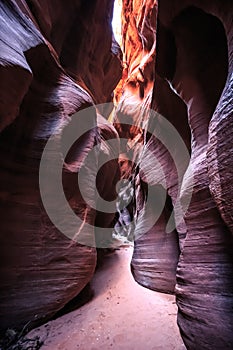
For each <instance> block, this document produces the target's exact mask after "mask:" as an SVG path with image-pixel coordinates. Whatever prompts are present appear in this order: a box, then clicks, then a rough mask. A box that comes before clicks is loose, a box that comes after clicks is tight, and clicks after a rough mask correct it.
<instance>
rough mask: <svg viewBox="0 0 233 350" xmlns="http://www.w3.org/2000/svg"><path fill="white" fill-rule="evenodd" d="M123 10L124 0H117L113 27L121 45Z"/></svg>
mask: <svg viewBox="0 0 233 350" xmlns="http://www.w3.org/2000/svg"><path fill="white" fill-rule="evenodd" d="M121 10H122V0H115V2H114V10H113V18H112V29H113V33H114V36H115V39H116V41H117V42H118V44H119V45H120V46H121V45H122V39H121Z"/></svg>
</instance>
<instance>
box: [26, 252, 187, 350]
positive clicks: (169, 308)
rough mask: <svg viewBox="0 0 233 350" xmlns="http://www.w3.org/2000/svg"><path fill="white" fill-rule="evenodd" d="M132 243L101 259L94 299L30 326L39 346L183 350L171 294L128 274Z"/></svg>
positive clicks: (44, 348)
mask: <svg viewBox="0 0 233 350" xmlns="http://www.w3.org/2000/svg"><path fill="white" fill-rule="evenodd" d="M132 253H133V248H132V247H122V248H121V249H120V250H117V251H115V252H113V253H110V254H109V255H107V256H106V257H105V258H104V261H103V265H102V266H101V267H99V268H98V269H97V272H96V274H95V275H94V278H93V280H92V281H91V287H92V289H93V291H94V295H93V298H92V299H91V301H89V302H88V303H87V304H85V305H84V306H82V307H80V308H78V309H77V310H75V311H72V312H71V313H68V314H66V315H64V316H62V317H59V318H57V319H56V320H54V321H50V322H48V323H47V324H45V325H43V326H41V327H39V328H37V329H35V330H33V331H32V332H31V333H29V334H28V336H27V337H29V338H35V337H36V336H38V337H39V339H40V340H42V341H44V345H42V347H41V349H42V350H55V349H56V350H76V349H80V350H84V349H85V350H99V349H103V350H105V349H114V350H119V349H127V350H146V349H150V350H184V349H185V346H184V345H183V342H182V339H181V337H180V334H179V329H178V326H177V323H176V317H177V307H176V303H175V297H174V296H172V295H166V294H162V293H157V292H154V291H151V290H149V289H146V288H144V287H142V286H140V285H139V284H138V283H136V282H135V280H134V279H133V277H132V274H131V271H130V260H131V257H132Z"/></svg>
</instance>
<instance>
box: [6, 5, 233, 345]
mask: <svg viewBox="0 0 233 350" xmlns="http://www.w3.org/2000/svg"><path fill="white" fill-rule="evenodd" d="M122 3H123V11H122V41H123V47H122V50H123V55H122V54H121V51H120V49H119V46H118V44H117V43H116V42H115V40H114V39H113V38H112V30H111V16H112V9H113V1H107V0H106V1H105V0H104V1H100V0H95V1H94V0H93V1H90V2H88V3H87V2H86V1H84V0H83V1H81V0H76V1H73V0H72V1H69V2H66V3H65V2H64V1H61V0H59V1H55V0H53V1H47V0H39V1H34V0H27V1H21V0H11V1H5V0H4V1H1V3H0V15H1V33H0V39H1V40H0V43H1V56H0V72H1V73H0V74H1V80H0V84H1V91H0V93H1V98H0V118H1V119H0V127H1V135H0V152H1V164H2V173H1V190H0V199H1V225H2V226H1V227H2V230H1V243H2V244H1V257H2V264H1V275H2V279H1V296H0V304H1V313H0V320H1V329H2V330H4V329H6V328H7V327H12V326H14V327H16V328H17V327H18V328H21V327H22V326H24V325H25V324H26V323H27V322H29V321H30V322H31V326H33V325H35V324H36V323H41V322H43V321H45V320H46V319H47V318H48V317H51V316H52V315H53V314H54V313H55V312H56V311H57V310H59V309H61V308H62V307H63V306H64V305H65V304H66V303H67V302H68V301H69V300H71V299H72V298H73V297H74V296H76V295H77V294H78V293H79V292H80V291H81V290H82V289H83V288H84V286H85V285H86V284H87V283H88V281H89V280H90V279H91V277H92V275H93V273H94V269H95V264H96V249H95V248H94V247H89V246H87V245H84V244H82V245H81V244H79V243H77V242H73V241H70V240H69V239H68V238H66V237H65V236H64V235H62V234H61V233H60V232H59V230H58V229H57V228H55V226H54V225H53V224H52V223H51V221H50V220H49V218H48V216H47V214H46V212H45V210H44V207H43V204H42V202H41V197H40V192H39V175H38V174H39V165H40V159H41V155H42V152H43V149H44V147H45V144H46V142H47V140H48V138H49V137H50V135H51V134H54V135H55V136H56V137H57V139H56V140H57V144H58V152H57V153H56V154H53V153H52V158H51V160H52V161H51V164H50V167H49V174H50V176H53V175H54V171H55V170H54V168H53V164H55V163H54V159H57V158H59V159H62V160H64V159H63V151H64V150H63V137H65V136H66V135H67V134H68V135H69V132H70V129H71V131H72V123H73V119H72V118H71V116H72V115H74V114H75V112H77V111H81V110H84V109H85V108H86V107H88V106H95V105H96V104H99V103H105V102H111V101H112V98H113V90H114V88H115V86H116V85H117V83H118V81H119V79H120V78H121V73H122V71H121V69H122V68H121V65H122V62H121V61H123V67H124V71H123V80H122V82H121V85H120V86H121V87H122V90H121V89H120V88H118V89H117V94H118V96H117V98H118V106H117V109H116V113H115V117H114V126H115V128H114V127H113V126H112V125H110V124H109V123H108V122H107V121H106V120H105V119H104V118H103V116H104V117H106V116H107V115H108V113H109V112H110V109H111V106H109V105H108V108H107V109H105V108H100V109H99V110H98V111H96V110H95V109H93V110H92V113H90V115H89V117H88V118H87V119H85V118H84V117H83V118H81V117H80V119H78V123H79V124H76V126H77V125H79V128H80V130H82V128H83V127H84V125H85V124H87V127H88V129H91V130H90V131H89V132H87V133H86V134H85V135H84V136H83V137H82V138H81V140H79V141H78V142H77V143H75V144H74V147H72V148H71V150H70V152H69V154H68V156H67V157H66V158H65V165H64V171H63V185H64V189H65V194H66V198H67V200H68V202H69V204H70V206H71V208H72V209H73V210H74V212H75V213H76V214H77V215H78V216H80V217H81V218H82V219H84V221H86V222H88V223H90V224H91V225H92V227H93V228H92V229H91V230H90V231H88V232H84V234H85V235H87V236H88V237H90V240H93V242H94V241H95V237H97V236H98V237H99V239H100V240H101V239H102V238H103V239H104V237H101V229H97V230H96V229H95V228H94V225H96V226H100V227H112V226H113V225H114V223H115V219H116V217H114V214H108V215H103V213H101V212H96V211H95V210H93V209H91V208H90V207H89V206H88V205H87V203H86V202H85V201H84V199H83V197H82V195H81V193H80V191H79V188H78V187H77V184H76V176H77V173H78V172H79V170H80V164H83V162H84V160H85V159H86V158H87V155H88V152H89V151H90V150H91V149H92V148H93V147H94V146H95V145H96V144H97V143H98V141H99V140H100V139H101V140H102V141H103V147H102V149H101V150H100V151H99V152H97V153H96V158H94V160H93V162H92V163H90V162H89V163H88V167H87V168H88V177H87V180H86V187H87V188H88V191H87V197H88V199H89V200H90V202H93V203H94V202H95V200H96V197H95V185H94V184H95V178H94V174H95V169H96V168H97V167H98V163H99V162H101V161H103V162H106V164H105V166H104V167H102V168H101V170H100V172H99V174H98V178H97V188H98V190H99V192H100V194H102V196H103V197H104V198H105V199H106V200H112V199H113V198H115V196H116V188H115V185H116V183H117V181H118V179H119V178H120V176H121V178H122V179H123V180H125V181H126V183H127V185H126V187H125V189H124V188H123V192H124V191H125V193H126V194H127V195H126V197H127V196H128V197H130V195H132V193H133V199H132V200H131V202H129V203H128V204H127V207H126V208H125V210H124V211H120V213H119V215H120V218H119V223H120V224H119V226H121V225H124V223H125V222H126V221H130V219H131V220H132V221H133V224H132V225H131V226H130V225H129V228H130V232H128V234H129V235H130V237H131V238H132V237H134V239H135V242H134V254H133V258H132V264H131V268H132V273H133V276H134V277H135V279H136V280H137V281H138V282H139V283H140V284H142V285H143V286H145V287H147V288H150V289H153V290H157V291H161V292H165V293H175V294H176V298H177V305H178V324H179V327H180V331H181V335H182V337H183V339H184V342H185V345H186V347H187V349H193V350H196V349H198V350H199V349H209V350H210V349H232V347H233V332H232V328H233V317H232V308H233V277H232V268H233V258H232V248H233V246H232V244H233V242H232V198H231V197H232V196H231V192H232V191H231V173H232V169H231V159H232V156H231V149H232V146H231V144H232V142H231V134H232V110H233V108H232V95H233V92H232V70H233V44H232V43H233V36H232V35H233V24H232V10H233V5H232V1H231V0H226V1H224V2H223V1H220V0H212V1H209V0H207V1H201V0H183V1H178V0H175V1H171V0H163V1H159V2H157V1H156V0H150V1H137V0H130V1H128V0H123V2H122ZM101 114H102V115H101ZM82 115H83V116H84V114H79V116H82ZM76 122H77V121H76V120H75V123H76ZM167 123H168V124H167ZM166 125H170V127H169V128H170V129H169V130H173V131H172V132H171V133H170V134H168V135H167V134H166ZM164 128H165V129H164ZM116 130H117V131H116ZM164 130H165V134H164ZM174 130H175V131H176V133H177V134H176V133H175V131H174ZM118 135H119V137H120V139H118ZM175 135H179V138H178V137H177V138H176V136H175ZM167 136H168V137H167ZM111 138H115V139H116V140H117V142H116V143H115V145H116V148H115V149H111V147H109V145H108V144H107V143H106V144H105V143H104V142H105V141H106V140H108V139H111ZM118 146H119V147H120V153H121V154H120V160H119V164H120V171H121V174H120V173H119V169H118V166H117V162H118V159H117V158H118ZM184 149H185V150H186V151H185V153H184V152H183V150H184ZM109 157H110V158H111V157H112V158H114V159H112V160H111V161H110V162H108V159H110V158H109ZM127 181H128V182H127ZM129 185H132V191H131V192H130V191H129ZM55 186H56V183H55V184H51V188H48V196H49V195H50V194H51V193H52V190H53V187H54V188H55ZM127 191H129V192H130V195H128V192H127ZM53 201H55V200H54V198H53V197H52V199H51V202H52V205H54V207H55V208H56V203H53ZM189 201H190V203H189V206H188V207H185V205H186V202H189ZM160 203H161V206H162V210H161V211H159V208H160ZM56 210H57V208H56ZM65 214H66V212H65V210H64V208H62V207H61V208H60V209H59V216H60V221H61V222H62V221H63V220H64V217H66V215H65ZM67 215H68V214H67ZM67 218H68V216H67V217H66V219H67ZM155 218H156V220H155ZM126 227H127V226H126ZM79 229H80V230H81V233H82V229H83V228H82V227H80V228H79ZM80 230H79V231H80ZM83 231H84V229H83ZM79 233H80V232H79ZM155 312H156V310H155ZM148 322H150V320H148ZM154 326H155V327H156V325H154Z"/></svg>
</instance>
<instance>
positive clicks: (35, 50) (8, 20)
mask: <svg viewBox="0 0 233 350" xmlns="http://www.w3.org/2000/svg"><path fill="white" fill-rule="evenodd" d="M89 5H90V6H87V4H86V2H85V1H69V2H68V3H65V2H64V1H44V0H41V1H33V0H32V1H21V0H17V1H1V4H0V17H1V20H0V23H1V34H0V44H1V53H0V74H1V79H0V82H1V83H0V84H1V91H0V94H1V97H0V127H1V131H2V132H1V135H0V153H1V164H2V172H1V189H0V201H1V296H0V309H1V312H0V328H1V330H4V329H6V328H7V327H14V328H21V327H23V326H24V325H25V324H26V323H28V322H29V323H30V324H29V327H31V326H34V325H36V324H39V323H41V322H44V321H45V320H46V319H47V318H48V317H51V316H52V315H53V314H54V313H55V312H57V311H58V310H59V309H61V308H62V307H63V306H64V305H65V304H66V303H67V302H68V301H69V300H71V299H72V298H73V297H75V296H76V295H77V294H78V293H79V292H80V291H81V290H82V289H83V288H84V286H85V285H86V284H87V283H88V282H89V281H90V279H91V277H92V275H93V273H94V269H95V265H96V250H95V248H91V247H87V246H85V245H81V244H78V243H75V242H73V241H71V240H69V239H68V238H66V236H64V235H63V234H62V233H60V231H59V230H58V229H56V228H55V226H54V225H53V224H52V223H51V221H50V219H49V218H48V216H47V214H46V212H45V210H44V207H43V204H42V201H41V197H40V192H39V165H40V159H41V155H42V152H43V149H44V146H45V144H46V141H47V140H48V138H49V137H50V135H51V134H56V137H57V140H58V148H57V151H56V152H57V153H56V154H55V153H54V156H52V157H51V163H50V170H49V171H50V175H51V176H53V171H54V170H53V162H54V161H55V159H56V157H57V158H59V159H62V158H63V144H62V142H63V141H62V140H63V136H64V132H65V130H66V129H67V128H69V124H70V123H71V116H72V115H73V114H74V113H75V112H77V111H80V110H82V109H83V108H85V107H88V106H92V105H93V103H97V102H98V103H104V102H106V101H111V94H112V91H113V89H114V87H115V85H116V84H117V82H118V80H119V79H120V76H121V63H120V60H119V57H120V53H119V52H120V50H119V47H117V44H116V43H115V42H113V40H112V29H111V16H112V7H113V2H112V1H91V2H90V3H89ZM93 33H95V34H94V35H93ZM100 38H101V39H100ZM99 43H101V45H102V46H101V45H100V44H99ZM89 119H90V120H89V121H88V122H89V125H88V126H89V127H92V128H94V129H93V130H92V131H90V132H88V133H87V134H85V136H84V138H82V140H81V141H79V142H78V143H77V144H76V145H75V146H74V147H73V148H72V152H73V153H74V154H72V152H71V154H70V155H69V156H70V159H66V160H67V163H66V168H64V171H63V184H64V190H65V194H66V198H67V200H68V203H69V204H70V206H71V208H72V209H73V210H74V211H75V213H76V214H77V215H78V216H79V217H80V218H82V219H84V217H85V221H86V222H88V223H90V224H91V225H92V227H93V229H91V230H90V232H88V235H89V236H90V239H92V241H93V242H94V234H95V232H94V223H95V220H96V214H95V212H94V211H93V210H91V209H90V208H89V207H88V206H87V204H86V203H85V201H84V200H83V198H82V196H81V194H80V192H79V189H78V188H77V185H76V181H77V172H78V170H79V169H78V168H77V169H75V170H74V169H72V170H71V167H70V165H72V162H74V163H75V161H77V160H78V161H79V162H83V161H84V159H85V157H86V154H87V153H88V151H89V150H90V149H92V148H93V146H94V145H95V144H96V143H97V142H98V140H99V139H100V138H102V139H103V140H104V138H106V137H108V136H107V135H108V134H110V135H111V133H115V134H116V132H115V131H114V130H113V129H114V128H113V127H109V129H108V128H107V127H106V126H104V124H103V122H101V123H99V120H100V119H98V121H97V115H96V113H95V112H93V113H92V115H91V116H90V118H89ZM80 123H81V124H83V123H85V121H82V120H80ZM106 123H107V122H106ZM81 124H80V125H81ZM111 129H112V130H113V131H111ZM75 147H76V150H75ZM106 152H107V151H106V150H105V153H106ZM76 154H77V156H76ZM100 155H101V151H100V154H99V156H100ZM105 156H106V155H105ZM75 157H76V158H77V157H79V158H78V159H76V158H75ZM68 158H69V157H68ZM97 165H98V155H97V156H96V159H95V160H94V162H93V164H92V167H90V174H89V175H90V178H89V180H87V181H91V183H89V182H88V183H87V184H86V186H87V187H88V191H87V197H88V198H89V200H90V201H93V200H94V197H95V178H93V179H92V176H94V175H93V170H92V169H94V168H95V167H97ZM112 168H113V169H112V171H113V172H114V164H113V166H112ZM115 168H116V171H117V165H115ZM116 174H117V173H116ZM110 176H111V181H112V185H111V184H110V185H109V192H110V193H111V195H112V193H115V192H114V191H115V183H114V181H113V180H112V173H111V174H110ZM116 178H117V175H116ZM106 181H108V182H109V183H110V181H109V180H107V172H105V174H104V176H103V177H102V178H101V179H100V180H99V186H100V187H101V188H103V187H104V184H105V182H106ZM116 181H117V180H116ZM53 186H54V184H53V183H52V184H51V188H50V187H49V188H48V189H47V191H48V193H50V191H52V187H53ZM102 192H103V190H102ZM105 192H107V190H106V189H105ZM54 201H55V199H54ZM54 205H56V203H55V202H54ZM59 210H60V214H61V220H63V218H64V212H63V208H59ZM67 219H68V218H66V220H67ZM104 220H106V221H107V222H108V224H110V222H111V220H112V217H111V218H105V217H103V221H104ZM78 229H80V230H81V228H77V230H78Z"/></svg>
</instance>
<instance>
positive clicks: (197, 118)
mask: <svg viewBox="0 0 233 350" xmlns="http://www.w3.org/2000/svg"><path fill="white" fill-rule="evenodd" d="M149 4H151V2H148V6H150V5H149ZM144 6H145V4H144V3H143V4H139V3H138V2H136V1H133V0H132V1H130V2H127V3H126V4H125V10H124V12H123V22H124V26H123V35H124V38H125V43H126V44H125V46H124V50H125V52H124V53H123V55H124V57H125V58H126V66H127V67H128V72H129V74H128V80H129V81H130V79H131V78H130V73H131V72H132V71H134V69H135V67H138V65H139V62H142V61H143V59H141V57H140V45H138V46H137V49H135V51H136V53H137V54H135V55H134V52H131V47H133V43H135V42H140V40H139V39H138V37H140V38H141V37H142V38H145V37H147V35H148V37H150V33H151V32H153V29H155V26H154V23H152V22H150V21H149V20H148V21H147V33H146V34H145V32H144V35H141V29H140V26H138V27H137V26H135V27H134V31H135V30H136V31H137V33H133V34H132V32H133V29H132V28H133V27H132V24H131V21H133V22H134V19H133V18H136V19H137V14H138V13H143V11H144V10H145V7H144ZM145 12H146V11H145ZM131 13H132V14H133V16H132V17H131V16H130V14H131ZM126 33H127V34H126ZM127 40H128V42H127ZM156 41H157V49H156V52H157V56H156V62H155V60H154V55H152V61H153V62H154V64H155V67H156V76H155V77H154V69H153V64H152V65H149V72H148V71H147V74H146V78H149V79H150V77H151V76H153V98H152V101H151V97H148V96H149V95H147V94H146V93H145V94H144V93H143V88H142V87H143V83H142V82H141V81H140V77H139V75H133V77H135V76H136V78H135V80H133V79H132V80H133V81H136V82H135V83H132V84H131V85H130V88H129V85H128V81H127V79H126V84H125V86H124V87H123V94H122V97H121V100H120V104H119V106H118V111H117V117H118V118H119V119H120V118H123V117H125V116H126V118H128V119H130V118H131V119H134V120H136V122H135V123H136V125H140V127H141V126H142V125H143V126H145V125H146V121H147V119H148V117H147V114H146V113H145V106H147V108H148V107H152V108H153V109H154V110H155V111H157V112H159V113H161V114H162V115H163V116H164V117H165V118H166V119H167V120H169V121H170V122H171V123H172V124H173V125H174V126H175V128H176V129H177V131H178V132H179V134H180V135H181V137H182V139H183V140H184V142H185V144H186V146H187V148H188V149H189V150H190V152H191V159H190V162H189V163H188V162H187V163H186V164H183V168H182V174H183V176H184V179H183V183H182V187H181V188H179V186H178V183H177V180H178V178H177V174H176V169H175V167H174V164H173V161H172V159H171V157H170V156H171V154H170V155H169V152H166V150H165V149H164V147H163V146H161V144H160V142H159V141H158V140H156V138H154V137H151V138H150V137H149V140H148V136H147V140H146V148H148V149H150V151H151V152H152V154H154V158H153V157H152V155H151V153H150V157H148V158H146V157H145V158H144V163H143V164H144V167H143V170H144V169H146V173H147V179H146V177H145V172H144V173H143V172H141V173H140V172H139V175H137V177H139V178H138V179H137V181H136V184H137V193H138V194H139V195H138V197H137V201H136V203H137V204H136V205H137V210H136V211H135V215H136V217H137V215H138V213H139V214H140V213H143V215H142V216H140V215H139V216H138V221H137V224H136V230H137V226H140V227H143V225H144V226H145V223H146V220H145V216H146V215H147V217H150V218H152V217H153V215H156V212H155V211H154V212H153V210H155V207H153V205H152V206H151V207H149V209H147V210H148V212H147V213H146V211H145V209H143V208H144V203H145V202H146V193H147V191H148V189H147V186H148V185H153V186H155V185H156V184H157V185H160V186H161V184H162V180H161V175H160V174H159V173H158V171H157V170H156V162H157V159H156V158H158V159H159V161H160V164H162V166H161V168H162V171H163V173H164V174H165V180H166V185H165V189H166V190H167V195H168V196H169V197H170V199H171V201H170V204H172V207H174V204H175V203H176V199H177V196H178V198H179V199H180V200H181V203H184V202H185V201H186V199H187V197H188V195H189V193H190V191H191V190H192V191H193V193H192V198H191V203H190V206H189V209H188V211H187V212H186V213H185V215H184V218H183V221H182V222H180V223H179V225H177V226H176V230H177V235H176V237H179V248H180V250H181V251H180V256H179V251H178V247H176V248H175V245H174V241H175V239H174V236H172V235H170V236H167V234H166V230H165V228H166V223H167V217H166V215H165V212H163V214H162V215H161V217H160V218H159V220H158V221H157V222H156V224H155V225H154V226H153V228H152V229H150V230H149V231H148V232H146V231H145V234H144V235H143V236H142V237H140V238H139V239H138V240H136V242H135V250H134V255H133V258H132V270H133V274H134V276H135V278H136V280H137V281H138V282H139V283H141V284H143V285H145V286H147V287H149V288H153V289H155V290H162V291H166V292H172V291H174V285H175V281H176V287H175V292H176V295H177V304H178V324H179V326H180V330H181V334H182V336H183V339H184V341H185V344H186V346H187V348H188V349H213V348H219V349H230V348H232V346H233V336H232V326H233V318H232V314H231V310H232V307H233V279H232V267H233V261H232V248H233V247H232V237H231V234H230V230H232V198H231V197H232V196H231V187H230V183H231V180H230V179H231V148H232V147H231V141H230V140H231V132H232V127H231V117H232V2H231V1H226V2H224V4H223V3H222V2H220V1H218V0H216V1H206V2H202V1H199V0H196V1H195V0H188V1H173V2H171V1H169V0H168V1H161V2H160V3H159V11H158V26H157V39H156ZM149 42H150V40H149ZM127 43H128V45H127ZM137 50H139V52H138V51H137ZM167 81H168V82H167ZM130 89H131V90H130ZM137 89H138V91H139V92H138V93H136V91H137ZM150 91H151V90H150ZM175 93H176V95H175ZM147 97H148V99H147ZM139 98H140V99H141V103H140V104H139V103H138V102H137V101H138V100H139ZM137 106H142V109H143V112H144V115H143V113H141V114H140V113H139V108H137ZM142 115H143V117H142ZM150 122H151V121H150ZM143 123H144V124H143ZM158 126H160V119H159V118H158V121H156V122H155V127H157V128H158ZM189 128H190V129H189ZM155 130H159V129H155ZM123 131H124V130H123ZM130 131H131V132H129V131H128V132H129V133H128V134H127V133H124V132H122V130H119V132H120V133H121V132H122V135H123V136H124V137H125V136H126V135H127V136H128V137H129V139H130V142H128V150H129V149H131V150H132V148H130V146H131V145H132V140H133V139H136V140H137V142H138V140H139V139H138V133H139V131H140V130H139V129H133V128H131V130H130ZM190 131H191V138H190ZM142 134H143V133H142ZM143 142H144V141H142V140H141V143H143ZM174 148H175V149H176V148H177V147H176V145H174ZM142 149H143V148H142V147H140V146H139V144H138V143H137V146H136V147H135V149H134V152H135V153H137V156H138V155H139V156H140V152H141V150H142ZM177 150H178V148H177ZM123 151H125V149H124V150H123ZM134 159H136V155H134ZM186 169H187V170H186ZM184 174H185V175H184ZM190 174H193V179H192V178H191V176H190ZM131 176H132V174H131ZM148 176H149V177H148ZM128 177H129V178H130V176H128ZM162 186H163V187H164V184H162ZM180 190H181V191H180ZM155 197H156V198H159V194H158V193H157V195H156V194H155ZM169 197H168V198H169ZM167 209H168V208H165V210H167ZM143 210H144V212H143ZM170 210H171V208H170ZM176 216H177V213H176V211H175V220H176V219H177V217H176ZM139 219H140V220H139ZM175 234H176V233H175ZM168 237H169V238H168ZM172 237H173V238H172ZM163 252H164V253H165V254H163ZM178 257H179V263H178V269H177V277H175V272H176V266H177V265H176V264H177V260H178Z"/></svg>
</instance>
